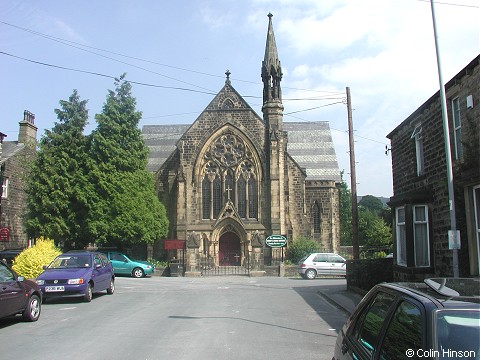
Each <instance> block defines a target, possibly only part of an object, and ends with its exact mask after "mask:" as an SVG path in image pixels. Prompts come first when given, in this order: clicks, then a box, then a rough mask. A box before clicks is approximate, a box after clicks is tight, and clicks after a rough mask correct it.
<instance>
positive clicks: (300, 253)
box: [285, 237, 321, 264]
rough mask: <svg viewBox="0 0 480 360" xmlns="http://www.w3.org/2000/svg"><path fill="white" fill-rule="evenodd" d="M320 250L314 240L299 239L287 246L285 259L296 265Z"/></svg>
mask: <svg viewBox="0 0 480 360" xmlns="http://www.w3.org/2000/svg"><path fill="white" fill-rule="evenodd" d="M320 250H321V249H320V244H319V243H318V242H316V241H315V240H312V239H307V238H303V237H300V238H298V239H295V240H293V241H292V242H291V243H290V244H288V247H287V252H286V254H285V258H286V259H287V260H289V261H291V262H292V263H293V264H296V263H298V262H299V261H300V259H301V258H302V257H304V256H306V255H308V254H311V253H314V252H319V251H320Z"/></svg>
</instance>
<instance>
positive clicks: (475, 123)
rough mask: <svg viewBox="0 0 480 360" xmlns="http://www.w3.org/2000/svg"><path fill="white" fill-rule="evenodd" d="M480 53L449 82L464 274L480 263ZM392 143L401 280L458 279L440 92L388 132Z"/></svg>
mask: <svg viewBox="0 0 480 360" xmlns="http://www.w3.org/2000/svg"><path fill="white" fill-rule="evenodd" d="M479 61H480V56H477V57H476V58H475V59H474V60H473V61H471V62H470V63H469V64H468V65H467V66H466V67H465V68H464V69H462V70H461V71H460V72H459V73H458V74H457V75H456V76H455V77H453V78H452V79H451V80H450V81H449V82H448V83H447V84H445V91H446V97H447V109H448V120H449V128H450V132H449V134H450V142H451V144H450V146H451V159H452V168H453V186H454V189H455V191H454V192H455V195H454V196H455V197H454V202H455V214H456V225H457V230H459V231H460V238H461V248H460V249H459V250H458V264H459V273H460V276H478V275H479V267H480V261H479V257H480V255H479V254H480V250H479V241H480V106H479V101H480V63H479ZM387 137H388V138H389V139H390V141H391V154H392V170H393V197H391V198H390V202H389V205H390V206H391V207H392V210H393V212H392V213H393V214H394V243H395V250H394V253H395V256H394V260H395V261H394V279H395V280H413V279H421V278H425V277H428V276H453V259H454V256H453V250H451V249H450V247H451V243H450V245H449V238H448V231H449V230H450V229H451V226H450V211H449V209H450V206H449V194H448V181H447V179H448V176H447V166H446V163H447V162H446V155H445V154H446V151H445V136H444V132H443V120H442V112H441V103H440V94H439V92H437V93H436V94H434V95H433V96H432V97H431V98H430V99H428V100H427V101H426V102H425V103H424V104H423V105H421V106H420V107H419V108H418V109H417V110H415V111H414V112H413V113H412V114H411V115H410V116H409V117H408V118H407V119H405V120H404V121H403V122H402V123H401V124H400V125H399V126H398V127H396V128H395V129H394V130H393V131H392V132H391V133H390V134H389V135H388V136H387Z"/></svg>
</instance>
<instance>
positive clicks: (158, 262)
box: [147, 258, 168, 269]
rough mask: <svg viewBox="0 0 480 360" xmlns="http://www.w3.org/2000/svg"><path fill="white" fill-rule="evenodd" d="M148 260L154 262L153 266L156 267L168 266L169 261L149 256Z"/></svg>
mask: <svg viewBox="0 0 480 360" xmlns="http://www.w3.org/2000/svg"><path fill="white" fill-rule="evenodd" d="M147 261H148V262H149V263H151V264H153V266H155V269H158V268H164V267H167V266H168V261H164V260H157V259H153V258H149V259H147Z"/></svg>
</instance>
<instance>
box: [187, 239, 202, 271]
mask: <svg viewBox="0 0 480 360" xmlns="http://www.w3.org/2000/svg"><path fill="white" fill-rule="evenodd" d="M186 245H187V254H186V261H185V262H186V263H185V267H186V268H185V276H186V277H195V276H201V275H202V272H201V271H200V263H199V248H200V234H199V233H196V232H195V231H192V232H191V233H190V234H189V235H188V237H187V244H186Z"/></svg>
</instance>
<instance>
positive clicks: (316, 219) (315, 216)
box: [312, 201, 321, 234]
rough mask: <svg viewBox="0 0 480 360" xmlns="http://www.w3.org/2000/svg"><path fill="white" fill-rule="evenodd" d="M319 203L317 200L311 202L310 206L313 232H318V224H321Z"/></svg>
mask: <svg viewBox="0 0 480 360" xmlns="http://www.w3.org/2000/svg"><path fill="white" fill-rule="evenodd" d="M320 215H321V213H320V205H319V204H318V202H317V201H315V202H314V203H313V208H312V218H313V219H312V220H313V233H314V234H320V226H321V217H320Z"/></svg>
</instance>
